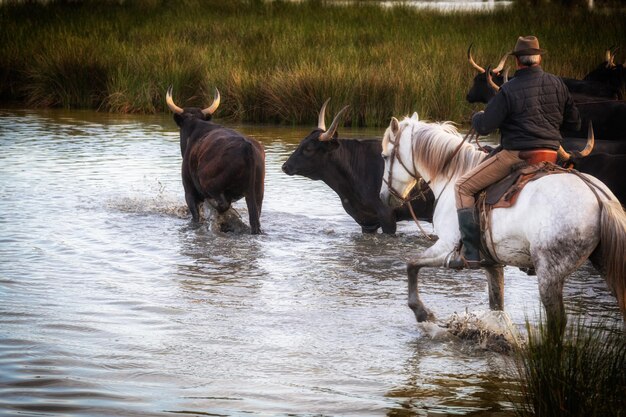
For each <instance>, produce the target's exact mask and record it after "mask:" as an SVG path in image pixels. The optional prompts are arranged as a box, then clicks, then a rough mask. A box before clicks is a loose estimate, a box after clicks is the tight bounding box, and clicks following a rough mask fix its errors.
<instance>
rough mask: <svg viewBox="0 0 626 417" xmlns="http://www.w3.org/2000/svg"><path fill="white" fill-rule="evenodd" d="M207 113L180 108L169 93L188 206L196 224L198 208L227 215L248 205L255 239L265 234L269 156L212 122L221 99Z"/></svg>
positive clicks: (198, 215) (217, 93) (252, 142)
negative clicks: (237, 205) (207, 207)
mask: <svg viewBox="0 0 626 417" xmlns="http://www.w3.org/2000/svg"><path fill="white" fill-rule="evenodd" d="M215 92H216V94H215V99H214V100H213V104H211V106H209V107H207V108H206V109H203V110H202V109H199V108H195V107H189V108H184V109H183V108H180V107H178V106H177V105H176V104H174V101H173V99H172V87H170V88H169V89H168V91H167V97H166V101H167V105H168V107H169V108H170V110H172V112H174V121H175V122H176V124H177V125H178V127H180V153H181V155H182V157H183V163H182V172H181V173H182V179H183V187H184V189H185V200H186V201H187V206H188V207H189V211H190V212H191V216H192V217H193V220H194V221H196V222H197V221H199V220H200V213H199V206H200V204H202V203H203V202H204V201H207V202H208V203H209V204H210V205H211V206H213V207H214V208H215V209H216V210H217V211H218V213H224V212H225V211H227V210H228V209H229V208H230V205H231V203H232V202H233V201H236V200H239V199H240V198H242V197H245V199H246V206H247V207H248V215H249V219H250V229H251V232H252V234H258V233H260V232H261V223H260V221H259V217H260V216H261V206H262V204H263V191H264V184H263V182H264V179H265V151H264V149H263V146H262V145H261V144H260V143H259V142H257V141H256V140H254V139H251V138H248V137H246V136H244V135H242V134H241V133H238V132H236V131H234V130H232V129H227V128H225V127H222V126H220V125H218V124H216V123H213V122H211V115H212V114H213V112H214V111H215V110H216V109H217V107H218V106H219V102H220V95H219V91H217V89H216V90H215Z"/></svg>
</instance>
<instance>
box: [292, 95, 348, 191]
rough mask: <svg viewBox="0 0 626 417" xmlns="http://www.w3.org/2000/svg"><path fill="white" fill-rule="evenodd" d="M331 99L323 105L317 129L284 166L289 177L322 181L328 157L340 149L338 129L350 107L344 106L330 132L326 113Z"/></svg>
mask: <svg viewBox="0 0 626 417" xmlns="http://www.w3.org/2000/svg"><path fill="white" fill-rule="evenodd" d="M329 101H330V99H328V100H326V102H325V103H324V104H323V105H322V108H321V110H320V113H319V118H318V122H317V128H316V129H313V131H312V132H311V133H309V135H308V136H307V137H305V138H304V139H303V140H302V142H300V145H299V146H298V148H297V149H296V150H295V151H294V152H293V153H292V154H291V156H290V157H289V159H287V161H286V162H285V163H284V164H283V167H282V169H283V172H284V173H285V174H287V175H303V176H305V177H308V178H310V179H312V180H319V179H321V177H320V174H322V172H320V171H321V166H322V165H323V163H324V161H325V160H326V159H327V158H328V155H329V154H330V153H331V152H333V151H334V150H335V149H337V148H338V147H339V143H338V142H337V127H338V126H339V123H340V122H341V120H342V118H343V116H344V114H345V113H346V110H348V107H349V106H344V107H343V108H342V109H341V110H339V113H337V115H336V116H335V118H334V119H333V122H332V123H331V125H330V127H329V128H328V130H326V123H325V121H324V119H325V113H326V105H327V104H328V102H329Z"/></svg>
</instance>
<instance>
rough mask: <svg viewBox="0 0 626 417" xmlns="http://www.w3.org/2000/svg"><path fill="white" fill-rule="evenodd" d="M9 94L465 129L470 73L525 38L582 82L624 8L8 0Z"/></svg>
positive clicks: (5, 79) (2, 70)
mask: <svg viewBox="0 0 626 417" xmlns="http://www.w3.org/2000/svg"><path fill="white" fill-rule="evenodd" d="M0 28H1V29H0V56H1V57H2V60H0V81H1V82H2V84H1V85H0V99H2V100H4V101H7V100H17V101H20V102H23V103H26V104H27V105H29V106H61V107H67V108H96V109H99V110H101V111H112V112H129V113H134V112H149V113H152V112H159V111H164V110H165V109H166V108H165V106H164V95H165V91H166V89H167V86H168V85H170V84H173V85H174V98H175V100H176V101H177V102H178V103H179V104H180V105H198V106H204V105H205V104H206V103H209V102H210V101H211V97H212V94H213V88H214V87H217V88H219V89H220V91H221V92H222V97H223V101H222V104H221V106H220V109H219V110H218V114H217V116H218V117H221V118H234V119H238V120H241V121H248V122H271V123H284V124H301V123H308V124H310V123H314V122H315V120H316V117H317V111H318V110H319V108H320V106H321V103H322V102H323V101H324V100H325V99H326V98H327V97H332V101H331V105H330V108H329V113H333V112H335V111H337V110H338V109H339V108H340V107H342V106H343V105H345V104H349V105H350V106H351V108H350V112H349V114H348V117H347V123H348V124H352V125H355V126H356V125H359V126H362V125H368V126H377V125H378V126H381V125H386V124H387V123H388V122H389V118H390V116H392V115H395V116H401V115H405V114H410V113H412V112H413V111H417V112H418V113H419V114H420V117H422V118H428V119H431V120H454V121H456V122H459V123H464V122H467V121H468V120H469V116H470V114H471V113H472V111H473V110H474V106H470V105H469V104H468V103H467V102H466V101H465V94H466V92H467V90H468V88H469V86H470V84H471V80H472V78H473V76H474V72H473V70H472V69H471V67H470V66H469V65H468V63H467V60H466V55H465V53H466V50H467V47H468V45H469V43H470V42H474V45H475V47H474V50H475V52H474V55H475V58H476V59H477V61H479V63H480V64H481V65H484V66H487V65H488V64H490V63H491V64H495V63H497V62H498V60H499V58H500V57H501V56H502V54H503V53H504V52H505V51H507V50H509V49H510V48H511V47H512V46H513V45H514V42H515V40H516V38H517V36H519V35H522V34H530V33H532V34H536V35H537V36H538V37H539V38H540V40H541V42H542V46H543V47H545V48H547V49H548V50H549V55H548V56H547V57H546V61H545V65H544V68H545V69H546V70H548V71H550V72H553V73H556V74H559V75H563V76H568V77H582V76H583V75H584V74H585V73H586V72H588V71H589V70H590V69H592V68H593V67H595V66H596V65H597V64H598V63H599V62H600V61H601V60H602V59H603V53H604V50H605V49H606V48H608V47H610V46H612V45H621V46H623V47H626V42H625V40H626V39H625V37H626V36H625V35H624V33H626V19H625V13H624V12H620V11H615V12H614V13H611V14H607V15H605V14H597V13H589V12H585V11H574V12H572V11H567V12H565V11H564V10H562V9H560V8H556V7H552V6H545V7H542V8H540V9H524V10H520V9H517V8H513V9H510V10H500V11H496V12H491V13H485V14H462V13H448V14H442V13H437V12H425V11H419V10H416V9H413V8H410V7H394V8H382V7H380V6H379V5H377V4H376V2H357V3H356V4H352V5H336V4H335V5H333V4H332V2H324V1H308V2H306V1H305V2H301V3H291V2H282V1H273V2H263V1H244V0H232V1H228V2H225V1H218V0H208V1H199V0H186V1H182V2H166V1H158V0H144V1H135V2H131V1H128V2H98V1H84V2H65V1H56V2H54V1H53V2H47V3H45V4H42V3H38V2H18V3H14V2H4V3H2V4H0Z"/></svg>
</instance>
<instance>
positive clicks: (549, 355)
mask: <svg viewBox="0 0 626 417" xmlns="http://www.w3.org/2000/svg"><path fill="white" fill-rule="evenodd" d="M527 330H528V334H529V336H528V342H527V344H526V345H524V346H521V347H518V349H517V352H516V353H515V355H514V361H515V366H514V367H515V370H516V377H517V378H518V380H519V381H520V384H519V387H520V394H519V397H518V398H514V399H513V403H514V404H515V407H516V408H515V411H516V414H517V415H519V416H520V417H534V416H541V417H619V416H624V415H626V336H624V333H623V331H622V330H621V329H618V330H615V329H613V330H611V329H609V328H607V327H606V326H604V325H600V324H598V323H595V324H593V323H586V322H585V321H584V320H582V319H579V320H578V321H577V322H575V323H574V324H572V325H570V326H569V327H568V329H567V331H566V334H565V336H564V337H563V339H562V340H555V339H554V338H553V337H552V336H551V335H549V334H548V328H547V327H546V326H545V325H543V324H539V325H538V327H537V328H536V329H535V328H533V327H532V326H531V325H529V324H527Z"/></svg>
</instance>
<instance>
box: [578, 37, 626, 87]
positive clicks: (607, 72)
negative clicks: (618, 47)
mask: <svg viewBox="0 0 626 417" xmlns="http://www.w3.org/2000/svg"><path fill="white" fill-rule="evenodd" d="M625 64H626V63H623V64H615V50H613V51H612V50H611V49H608V50H607V51H606V58H605V60H604V62H602V63H601V64H600V65H598V66H597V67H596V68H595V69H594V70H592V71H591V72H589V74H587V75H585V78H583V80H585V81H593V82H598V83H601V84H604V85H606V86H608V87H609V88H612V89H614V90H616V91H617V93H618V97H619V98H620V99H622V98H624V97H623V94H624V92H625V91H624V90H625V89H626V70H625V69H624V65H625Z"/></svg>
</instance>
